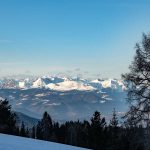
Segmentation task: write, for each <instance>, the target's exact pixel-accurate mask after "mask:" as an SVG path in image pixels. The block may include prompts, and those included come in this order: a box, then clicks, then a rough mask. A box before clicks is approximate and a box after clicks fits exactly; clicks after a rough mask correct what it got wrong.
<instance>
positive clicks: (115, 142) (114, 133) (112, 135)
mask: <svg viewBox="0 0 150 150" xmlns="http://www.w3.org/2000/svg"><path fill="white" fill-rule="evenodd" d="M109 126H110V127H109V144H110V149H112V150H120V144H119V142H120V140H119V132H118V131H119V128H118V117H117V114H116V110H115V109H114V110H113V114H112V119H111V120H110V125H109Z"/></svg>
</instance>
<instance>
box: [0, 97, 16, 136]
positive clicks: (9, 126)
mask: <svg viewBox="0 0 150 150" xmlns="http://www.w3.org/2000/svg"><path fill="white" fill-rule="evenodd" d="M16 129H17V127H16V114H15V113H13V112H12V111H11V106H10V105H9V103H8V101H7V100H6V99H5V100H0V132H2V133H9V134H15V132H16Z"/></svg>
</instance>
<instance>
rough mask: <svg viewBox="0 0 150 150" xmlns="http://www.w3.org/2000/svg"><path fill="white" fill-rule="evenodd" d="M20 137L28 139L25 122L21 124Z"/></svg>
mask: <svg viewBox="0 0 150 150" xmlns="http://www.w3.org/2000/svg"><path fill="white" fill-rule="evenodd" d="M20 136H23V137H26V130H25V125H24V122H22V123H21V128H20Z"/></svg>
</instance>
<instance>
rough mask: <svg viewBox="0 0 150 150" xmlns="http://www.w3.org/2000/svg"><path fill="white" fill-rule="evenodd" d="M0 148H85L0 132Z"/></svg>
mask: <svg viewBox="0 0 150 150" xmlns="http://www.w3.org/2000/svg"><path fill="white" fill-rule="evenodd" d="M0 150H84V149H83V148H78V147H74V146H68V145H64V144H57V143H53V142H46V141H41V140H34V139H30V138H23V137H18V136H12V135H5V134H0Z"/></svg>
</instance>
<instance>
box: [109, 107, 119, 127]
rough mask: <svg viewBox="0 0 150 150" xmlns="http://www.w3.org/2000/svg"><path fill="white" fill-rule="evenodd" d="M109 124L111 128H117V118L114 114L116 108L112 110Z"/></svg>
mask: <svg viewBox="0 0 150 150" xmlns="http://www.w3.org/2000/svg"><path fill="white" fill-rule="evenodd" d="M110 126H111V127H112V128H117V127H118V118H117V114H116V110H115V109H114V110H113V115H112V119H111V120H110Z"/></svg>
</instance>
